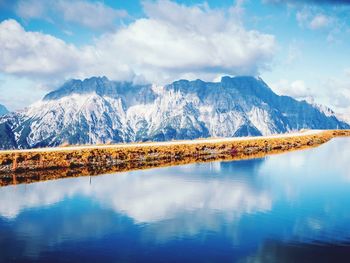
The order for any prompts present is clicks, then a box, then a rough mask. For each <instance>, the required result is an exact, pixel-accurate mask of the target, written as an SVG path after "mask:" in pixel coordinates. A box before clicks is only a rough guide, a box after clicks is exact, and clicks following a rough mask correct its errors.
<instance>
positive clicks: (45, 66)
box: [0, 20, 79, 77]
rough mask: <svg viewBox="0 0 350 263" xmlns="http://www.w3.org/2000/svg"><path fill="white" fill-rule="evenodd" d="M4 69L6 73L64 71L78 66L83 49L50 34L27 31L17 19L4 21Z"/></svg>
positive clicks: (0, 66)
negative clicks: (80, 50)
mask: <svg viewBox="0 0 350 263" xmlns="http://www.w3.org/2000/svg"><path fill="white" fill-rule="evenodd" d="M0 47H1V52H0V70H1V71H2V72H4V73H10V74H19V75H33V76H38V77H40V76H44V75H50V74H57V75H61V74H63V73H65V72H69V71H74V70H75V69H76V68H77V66H78V65H77V60H78V59H79V51H78V49H77V48H76V47H74V46H73V45H68V44H66V43H65V42H64V41H62V40H60V39H58V38H55V37H53V36H50V35H45V34H42V33H38V32H26V31H25V30H24V29H23V27H22V26H21V25H20V24H19V23H17V22H16V21H15V20H5V21H3V22H1V23H0Z"/></svg>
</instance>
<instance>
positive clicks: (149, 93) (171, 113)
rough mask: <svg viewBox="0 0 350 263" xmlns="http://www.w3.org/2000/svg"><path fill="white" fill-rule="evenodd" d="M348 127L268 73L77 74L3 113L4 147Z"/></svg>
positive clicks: (0, 123) (0, 137) (0, 122)
mask: <svg viewBox="0 0 350 263" xmlns="http://www.w3.org/2000/svg"><path fill="white" fill-rule="evenodd" d="M306 128H308V129H336V128H339V129H345V128H346V129H348V128H350V126H349V124H347V123H345V122H344V121H341V120H339V119H337V117H336V115H335V113H334V112H333V111H332V110H330V109H329V108H327V107H324V106H321V105H313V104H309V103H307V102H306V101H298V100H295V99H293V98H291V97H288V96H279V95H277V94H275V93H274V92H273V91H272V90H271V89H270V88H269V87H268V85H267V84H266V83H265V82H264V81H263V80H262V79H260V78H256V77H251V76H239V77H223V78H222V79H221V81H220V82H204V81H202V80H195V81H188V80H179V81H175V82H173V83H171V84H169V85H164V86H157V85H151V84H147V85H136V84H132V83H130V82H117V81H110V80H108V79H107V78H106V77H92V78H88V79H85V80H70V81H68V82H66V83H65V84H64V85H63V86H61V87H60V88H58V89H57V90H55V91H52V92H50V93H48V94H47V95H46V96H45V97H44V98H43V99H42V100H40V101H38V102H36V103H34V104H32V105H31V106H29V107H28V108H26V109H24V110H22V111H18V112H11V113H7V114H5V115H3V116H1V117H0V148H1V149H17V148H35V147H47V146H57V145H61V144H64V143H68V144H95V143H109V142H136V141H165V140H173V139H176V140H179V139H195V138H200V137H231V136H257V135H270V134H275V133H285V132H289V131H293V130H299V129H306Z"/></svg>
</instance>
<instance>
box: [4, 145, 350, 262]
mask: <svg viewBox="0 0 350 263" xmlns="http://www.w3.org/2000/svg"><path fill="white" fill-rule="evenodd" d="M349 154H350V140H349V139H336V140H333V141H332V142H330V143H327V144H326V145H322V146H321V147H319V148H315V149H309V150H305V151H302V152H294V153H289V154H283V155H278V156H271V157H267V158H264V159H254V160H246V161H238V162H215V163H206V164H195V165H185V166H178V167H169V168H160V169H152V170H144V171H135V172H128V173H120V174H115V175H105V176H99V177H92V178H87V177H79V178H70V179H63V180H57V181H48V182H41V183H35V184H30V185H16V186H8V187H3V188H0V198H1V202H0V247H1V253H0V262H2V261H4V262H7V261H13V260H14V258H13V257H14V255H15V257H17V259H21V260H22V259H29V260H37V261H45V260H51V261H59V260H58V259H57V258H54V255H57V254H61V255H64V254H68V253H69V254H70V255H71V256H72V257H73V258H74V255H75V259H76V260H78V261H81V260H82V258H83V257H85V256H86V257H87V259H88V260H89V259H92V258H93V257H97V258H98V257H100V259H101V258H103V259H104V260H106V261H108V260H111V261H116V260H121V259H123V260H124V261H130V262H132V261H134V262H135V261H142V259H148V260H150V261H156V260H155V259H159V260H160V261H161V259H163V260H164V259H167V258H168V257H172V258H173V259H174V261H184V260H188V259H192V260H193V261H199V260H201V258H202V259H203V260H204V259H208V260H209V259H213V260H214V259H215V261H218V260H219V261H237V262H238V261H239V262H281V261H282V262H302V261H303V260H304V259H306V258H307V257H309V255H310V253H312V252H311V251H318V246H319V245H320V244H322V245H323V247H324V249H325V250H329V251H330V253H333V252H332V251H340V252H339V253H340V254H341V255H343V254H344V253H345V252H343V250H342V248H344V247H347V244H348V243H349V242H348V241H349V238H350V225H349V224H348V222H349V220H350V210H349V209H347V206H346V200H349V199H350V191H349V190H350V189H349V187H350V181H349V178H350V177H349V170H350V162H349V161H348V158H347V157H348V156H349ZM327 244H328V245H327ZM116 246H117V247H119V250H118V253H116ZM87 248H89V250H88V251H86V249H87ZM79 249H80V251H81V249H83V250H84V253H86V254H84V256H82V254H81V253H79ZM72 250H74V251H72ZM179 250H180V251H182V252H181V253H178V251H179ZM151 251H152V252H153V253H151ZM186 251H188V252H189V251H191V253H186ZM344 251H345V250H344ZM136 252H137V253H136ZM135 253H136V254H137V255H136V254H135ZM297 254H298V255H299V257H298V256H296V255H297ZM300 255H301V256H300ZM155 256H156V257H157V258H154V257H155ZM53 259H55V260H53ZM267 259H269V260H267ZM281 259H282V260H281ZM293 259H294V261H293ZM288 260H289V261H288ZM321 260H322V259H321ZM14 261H15V260H14Z"/></svg>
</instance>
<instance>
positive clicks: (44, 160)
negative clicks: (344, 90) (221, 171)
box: [0, 130, 350, 185]
mask: <svg viewBox="0 0 350 263" xmlns="http://www.w3.org/2000/svg"><path fill="white" fill-rule="evenodd" d="M337 136H350V130H332V131H306V132H303V133H295V134H284V135H276V136H265V137H249V138H223V139H202V140H193V141H179V142H176V141H174V142H165V143H140V144H119V145H102V146H82V147H60V148H47V149H45V148H44V149H33V150H22V151H20V150H19V151H17V150H16V151H0V185H7V184H11V182H12V183H16V182H18V183H21V182H31V181H37V180H48V179H55V178H61V177H71V176H79V175H96V174H102V173H108V172H117V171H128V170H133V169H145V168H150V167H158V166H168V165H176V164H185V163H193V162H202V161H213V160H238V159H247V158H256V157H262V156H265V155H266V154H270V153H280V152H285V151H290V150H297V149H301V148H306V147H313V146H317V145H320V144H322V143H324V142H327V141H329V140H330V139H332V138H333V137H337ZM43 177H44V178H43ZM33 178H34V179H33ZM45 178H46V179H45Z"/></svg>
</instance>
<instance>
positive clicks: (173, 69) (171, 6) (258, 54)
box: [0, 1, 276, 82]
mask: <svg viewBox="0 0 350 263" xmlns="http://www.w3.org/2000/svg"><path fill="white" fill-rule="evenodd" d="M143 7H144V11H145V14H146V17H145V18H140V19H137V20H135V21H134V22H132V23H130V24H129V25H127V26H124V27H122V28H119V29H118V30H116V31H114V32H110V33H106V34H104V35H103V36H101V37H99V38H98V39H96V41H95V42H94V44H92V45H90V46H85V47H76V46H74V45H69V44H67V43H65V42H64V41H62V40H60V39H58V38H55V37H53V36H50V35H46V34H43V33H38V32H28V31H25V30H24V29H23V27H22V26H21V25H20V24H19V23H18V22H16V21H15V20H6V21H3V22H2V23H0V47H1V50H2V52H1V53H0V56H1V61H0V70H2V71H3V72H5V73H10V74H17V75H31V76H35V77H41V76H44V77H54V78H63V77H64V78H70V77H87V76H91V75H107V76H108V77H110V78H112V79H117V80H130V79H133V78H135V77H139V76H143V77H144V78H145V79H146V80H147V81H152V82H162V81H170V80H174V79H177V78H181V77H184V76H197V77H198V76H199V77H203V78H205V77H213V78H214V76H216V75H219V74H231V75H238V74H253V75H255V74H257V73H258V72H259V71H260V70H263V69H264V68H266V67H268V64H269V62H270V60H271V59H272V58H273V55H274V51H275V46H276V43H275V38H274V36H272V35H268V34H263V33H261V32H258V31H254V30H246V29H245V28H244V27H243V25H242V23H241V22H240V20H239V19H238V18H237V16H236V14H235V13H234V12H231V11H232V10H230V11H224V10H219V9H217V10H214V9H210V8H209V7H208V6H207V5H195V6H185V5H180V4H176V3H174V2H171V1H158V2H144V4H143ZM179 21H181V23H179ZM86 23H87V24H88V23H89V22H86Z"/></svg>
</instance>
